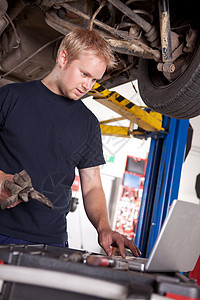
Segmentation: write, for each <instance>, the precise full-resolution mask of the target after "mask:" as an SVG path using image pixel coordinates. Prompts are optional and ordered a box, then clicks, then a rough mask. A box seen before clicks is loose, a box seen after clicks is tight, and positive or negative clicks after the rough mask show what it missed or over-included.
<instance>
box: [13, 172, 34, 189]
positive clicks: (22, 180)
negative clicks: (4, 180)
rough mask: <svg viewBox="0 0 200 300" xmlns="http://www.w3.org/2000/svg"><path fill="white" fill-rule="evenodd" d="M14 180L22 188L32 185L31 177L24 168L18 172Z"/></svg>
mask: <svg viewBox="0 0 200 300" xmlns="http://www.w3.org/2000/svg"><path fill="white" fill-rule="evenodd" d="M13 180H14V182H15V183H16V184H18V185H19V186H20V187H22V188H26V187H32V183H31V178H30V177H29V175H28V174H27V172H26V171H25V170H22V171H21V172H20V173H16V174H15V175H14V177H13Z"/></svg>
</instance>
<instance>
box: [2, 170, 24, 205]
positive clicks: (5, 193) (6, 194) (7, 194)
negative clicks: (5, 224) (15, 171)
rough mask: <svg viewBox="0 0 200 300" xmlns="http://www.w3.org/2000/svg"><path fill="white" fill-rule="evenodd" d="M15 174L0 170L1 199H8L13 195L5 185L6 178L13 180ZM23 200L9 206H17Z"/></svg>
mask: <svg viewBox="0 0 200 300" xmlns="http://www.w3.org/2000/svg"><path fill="white" fill-rule="evenodd" d="M13 177H14V175H12V174H6V173H4V172H3V171H0V201H2V200H5V199H7V198H8V197H10V196H11V193H10V191H9V190H8V189H6V188H5V187H4V182H5V180H9V181H12V182H13ZM20 202H22V201H21V200H19V201H17V202H15V203H14V204H12V205H10V206H8V207H7V208H12V207H15V206H16V205H17V204H19V203H20Z"/></svg>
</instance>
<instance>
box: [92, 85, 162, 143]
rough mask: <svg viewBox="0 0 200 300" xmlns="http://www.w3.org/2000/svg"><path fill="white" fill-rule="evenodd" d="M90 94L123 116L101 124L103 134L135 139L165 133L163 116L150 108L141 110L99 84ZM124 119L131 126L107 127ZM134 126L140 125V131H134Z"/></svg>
mask: <svg viewBox="0 0 200 300" xmlns="http://www.w3.org/2000/svg"><path fill="white" fill-rule="evenodd" d="M89 94H90V95H92V96H93V99H94V100H96V101H97V102H99V103H101V104H103V105H105V106H107V107H108V108H110V109H112V110H113V111H115V112H116V113H118V114H120V115H121V116H122V117H120V118H115V119H110V120H105V121H102V122H100V126H101V131H102V134H105V135H114V136H122V137H130V136H131V135H133V136H135V137H137V136H138V137H142V136H143V137H146V136H151V135H158V134H163V133H165V129H164V128H163V127H162V115H161V114H159V113H156V112H153V111H151V110H150V109H148V108H144V107H143V108H141V107H139V106H137V105H136V104H134V103H133V102H131V101H129V100H127V99H126V98H124V97H123V96H121V95H120V94H119V93H117V92H114V91H109V90H107V89H106V88H104V87H103V86H102V85H100V84H99V83H97V82H96V83H95V85H94V86H93V88H92V90H91V91H90V92H89ZM122 119H126V120H129V121H130V126H129V127H125V126H112V125H107V124H108V123H111V122H116V121H120V120H122ZM132 124H136V125H138V130H133V129H132V128H131V127H132Z"/></svg>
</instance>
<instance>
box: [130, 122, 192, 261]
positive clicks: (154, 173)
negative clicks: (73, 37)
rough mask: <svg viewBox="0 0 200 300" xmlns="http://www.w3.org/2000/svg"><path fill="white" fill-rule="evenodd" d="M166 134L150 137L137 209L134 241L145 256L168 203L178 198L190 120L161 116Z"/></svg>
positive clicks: (151, 244) (154, 237) (167, 207)
mask: <svg viewBox="0 0 200 300" xmlns="http://www.w3.org/2000/svg"><path fill="white" fill-rule="evenodd" d="M163 127H165V128H166V130H167V131H168V134H167V135H166V136H163V138H160V139H152V141H151V146H150V151H149V158H148V163H147V170H146V176H145V183H144V190H143V198H142V203H141V208H140V215H139V220H138V227H137V233H136V240H135V242H136V244H137V245H138V247H139V248H140V249H141V251H142V253H143V256H145V257H148V256H149V254H150V252H151V249H152V248H153V245H154V243H155V241H156V239H157V236H158V234H159V232H160V229H161V226H162V224H163V221H164V219H165V216H166V214H167V212H168V209H169V206H170V205H171V203H172V201H173V200H174V199H177V197H178V190H179V183H180V177H181V169H182V163H183V161H184V154H185V145H186V141H187V132H188V127H189V120H177V119H170V118H168V117H164V119H163Z"/></svg>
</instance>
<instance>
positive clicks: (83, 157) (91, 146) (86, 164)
mask: <svg viewBox="0 0 200 300" xmlns="http://www.w3.org/2000/svg"><path fill="white" fill-rule="evenodd" d="M76 155H78V156H79V159H78V161H79V163H78V165H77V168H78V169H84V168H90V167H95V166H99V165H102V164H105V160H104V156H103V149H102V139H101V130H100V126H99V122H96V124H95V126H94V129H93V131H92V134H91V136H90V137H89V139H88V141H87V142H86V143H85V144H84V145H82V146H81V147H80V149H79V151H78V152H77V153H76Z"/></svg>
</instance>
